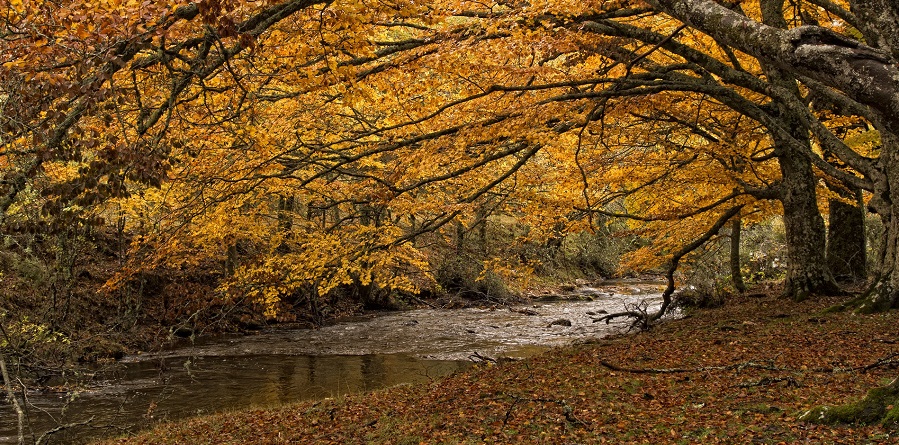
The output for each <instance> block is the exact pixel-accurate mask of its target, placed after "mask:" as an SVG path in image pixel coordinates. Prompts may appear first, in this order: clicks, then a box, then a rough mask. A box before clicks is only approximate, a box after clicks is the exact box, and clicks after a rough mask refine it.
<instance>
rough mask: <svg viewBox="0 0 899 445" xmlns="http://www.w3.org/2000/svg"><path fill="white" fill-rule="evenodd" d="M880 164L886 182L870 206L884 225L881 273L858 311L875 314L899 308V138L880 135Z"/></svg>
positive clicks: (879, 186) (882, 132) (889, 134)
mask: <svg viewBox="0 0 899 445" xmlns="http://www.w3.org/2000/svg"><path fill="white" fill-rule="evenodd" d="M880 133H881V134H880V137H881V144H882V148H881V157H880V161H881V163H882V165H883V169H884V171H885V173H886V174H885V176H886V179H885V181H883V183H882V184H877V185H878V187H877V189H878V190H877V191H876V192H875V193H874V196H873V197H872V199H871V201H870V202H869V206H870V207H871V208H872V210H874V211H875V212H877V214H878V215H880V219H881V221H883V242H882V246H881V252H880V256H881V261H880V269H879V270H878V272H877V276H876V277H875V279H874V285H873V286H871V289H870V290H869V291H868V293H867V294H866V295H865V296H864V297H863V298H862V299H861V301H860V304H859V305H858V311H859V312H862V313H872V312H879V311H885V310H889V309H896V308H899V267H897V266H899V264H897V263H899V136H897V135H895V134H892V133H890V132H889V131H881V132H880Z"/></svg>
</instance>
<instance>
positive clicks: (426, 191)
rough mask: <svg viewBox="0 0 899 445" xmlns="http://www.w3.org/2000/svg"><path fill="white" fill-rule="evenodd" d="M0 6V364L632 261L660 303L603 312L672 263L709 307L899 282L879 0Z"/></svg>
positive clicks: (890, 34)
mask: <svg viewBox="0 0 899 445" xmlns="http://www.w3.org/2000/svg"><path fill="white" fill-rule="evenodd" d="M0 16H2V19H0V24H2V26H0V166H2V169H3V175H2V180H0V237H2V244H0V246H2V247H0V277H2V286H0V353H2V355H0V359H2V360H0V361H4V362H9V363H10V364H11V366H12V368H14V369H15V370H16V372H17V374H25V375H31V376H33V377H35V378H38V379H39V378H41V376H44V375H47V374H48V373H58V372H65V371H64V370H67V369H71V367H72V366H74V365H75V364H77V363H79V362H85V361H88V362H89V361H96V360H102V359H109V358H116V357H120V356H121V355H122V354H124V353H125V351H127V350H128V349H129V348H145V347H149V346H150V345H154V344H156V345H158V344H160V343H162V342H165V341H167V340H170V339H171V338H172V337H173V336H182V335H183V336H193V335H198V334H201V333H205V332H213V331H227V330H237V329H251V328H256V327H259V326H261V325H264V324H265V323H269V322H271V321H303V322H307V323H310V324H320V323H323V322H326V321H327V320H329V319H332V318H333V317H336V316H339V315H341V314H345V313H349V312H352V311H358V310H360V309H362V308H383V307H397V306H402V305H414V304H421V303H422V302H423V301H426V300H433V299H435V298H443V301H444V302H446V301H447V300H448V299H449V297H450V296H451V297H453V299H454V300H455V301H464V300H469V301H471V300H473V301H478V302H489V304H502V302H503V301H504V300H505V299H507V298H509V297H511V296H512V295H514V294H516V293H520V292H522V291H524V290H526V289H529V288H531V287H533V286H534V285H535V284H540V283H543V284H546V283H561V282H565V281H570V280H573V279H575V278H578V277H583V276H587V277H596V276H610V275H613V274H633V273H639V272H641V271H655V272H659V273H662V274H664V275H665V277H666V279H667V281H668V287H667V289H666V290H665V292H664V294H663V297H664V303H663V306H662V308H661V310H659V311H657V312H656V311H651V312H647V311H646V310H645V309H641V308H633V309H632V310H629V311H626V312H625V313H622V314H611V317H619V316H623V317H629V318H631V319H633V320H635V323H636V324H637V325H641V326H644V327H648V326H650V325H652V324H653V323H654V322H656V321H657V320H658V319H659V318H660V317H661V316H662V315H663V313H664V312H665V311H666V310H668V309H669V308H670V307H671V305H672V303H673V302H674V300H673V298H672V297H673V293H674V291H675V289H676V287H678V286H679V287H681V288H685V289H689V290H690V291H691V292H689V293H684V295H689V296H691V299H692V300H694V302H699V303H700V304H712V305H713V304H720V302H721V301H722V300H723V299H724V298H725V297H726V296H727V295H729V294H733V293H737V292H743V291H745V289H746V286H747V283H746V281H749V283H748V284H754V283H771V282H778V283H779V285H778V286H779V289H781V292H782V293H783V295H784V297H785V298H792V299H794V300H805V299H808V298H816V297H817V296H821V295H837V294H841V293H842V292H844V290H843V289H841V288H840V284H843V285H844V289H850V290H853V289H855V290H857V289H859V285H858V283H864V282H870V284H871V286H869V288H868V290H867V291H866V292H862V293H859V294H858V296H857V298H855V299H853V300H851V301H848V302H847V303H846V307H847V308H849V309H852V310H857V311H860V312H871V311H880V310H886V309H891V308H894V307H896V306H897V305H899V268H896V267H895V263H896V261H897V258H899V245H897V244H899V221H897V219H896V218H895V217H894V215H897V214H899V213H896V212H894V207H895V206H896V205H897V204H899V199H897V198H899V195H896V194H897V193H899V186H897V184H896V183H897V181H899V170H897V166H896V163H897V162H899V151H897V150H899V146H897V144H899V136H897V131H899V112H897V111H896V110H899V68H897V61H899V41H897V40H896V39H897V38H899V37H897V36H899V9H897V7H896V6H895V5H892V4H891V3H890V2H889V1H887V0H883V1H879V2H878V1H873V2H864V3H862V2H859V3H858V4H857V3H854V2H844V1H840V0H794V1H789V2H786V1H783V0H760V1H755V0H748V1H737V2H722V3H717V2H714V1H712V0H648V1H645V2H644V1H630V0H614V1H595V2H591V1H579V2H568V1H530V2H527V1H521V2H519V1H499V2H495V3H483V2H466V1H438V2H426V4H420V3H417V2H412V1H380V2H374V3H373V2H366V1H323V0H322V1H316V0H287V1H267V0H261V1H237V0H203V1H201V2H197V3H187V2H178V1H170V2H169V1H157V2H153V1H149V0H148V1H144V2H139V1H136V0H130V1H123V0H107V1H92V2H75V1H62V2H44V1H30V0H7V1H5V2H3V4H2V5H0ZM823 215H826V216H827V217H826V218H825V217H824V216H823ZM741 237H742V238H743V239H742V241H741ZM741 247H742V249H741ZM869 251H870V253H869ZM846 284H848V287H847V286H845V285H846ZM684 299H686V298H684ZM847 299H848V298H847Z"/></svg>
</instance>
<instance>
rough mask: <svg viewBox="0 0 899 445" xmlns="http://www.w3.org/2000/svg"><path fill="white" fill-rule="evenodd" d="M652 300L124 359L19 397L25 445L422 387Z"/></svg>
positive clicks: (408, 321)
mask: <svg viewBox="0 0 899 445" xmlns="http://www.w3.org/2000/svg"><path fill="white" fill-rule="evenodd" d="M660 289H661V286H659V285H658V284H655V283H645V282H617V283H613V284H606V285H603V286H597V287H587V286H582V287H580V288H577V289H575V290H574V291H571V292H569V293H568V295H563V296H562V297H563V298H562V299H561V300H558V301H543V302H536V303H530V304H527V305H521V306H514V307H511V308H501V309H454V310H441V309H417V310H411V311H403V312H390V313H379V314H371V315H366V316H363V317H356V318H354V319H352V320H346V321H342V322H340V323H337V324H335V325H332V326H327V327H323V328H320V329H285V328H274V329H269V330H265V331H263V332H260V333H258V334H254V335H246V336H231V337H218V338H213V339H201V340H199V341H197V342H195V343H194V344H192V345H189V346H185V347H180V348H177V349H173V350H169V351H164V352H161V353H153V354H139V355H133V356H128V357H126V358H124V359H123V360H122V361H121V362H120V363H118V364H116V365H115V366H114V367H112V368H111V369H108V370H105V371H104V372H103V373H101V375H102V376H103V377H102V378H101V379H99V380H98V381H97V382H96V383H95V384H94V385H92V386H90V387H88V388H86V389H82V390H79V391H77V392H69V393H53V392H43V391H29V392H27V393H26V396H27V400H20V403H22V404H23V405H24V406H25V407H26V408H27V412H28V421H27V428H26V432H27V438H26V443H33V442H34V441H36V440H37V439H38V438H39V437H41V436H42V435H44V433H46V432H47V431H50V430H52V429H54V428H57V427H59V426H61V425H70V427H67V428H64V429H62V430H61V431H59V432H55V433H52V434H50V435H48V436H45V438H44V441H43V442H42V443H66V444H68V443H83V442H88V441H90V440H91V439H96V438H98V437H104V436H109V435H119V434H125V433H129V432H134V431H137V430H140V429H143V428H146V427H148V426H151V425H152V424H154V423H156V422H159V421H161V420H174V419H180V418H185V417H189V416H194V415H199V414H206V413H212V412H219V411H226V410H234V409H241V408H248V407H254V406H259V407H265V406H274V405H280V404H284V403H287V402H293V401H299V400H309V399H321V398H326V397H338V396H341V395H344V394H349V393H356V392H362V391H369V390H374V389H379V388H384V387H389V386H394V385H398V384H403V383H417V382H425V381H429V380H432V379H436V378H440V377H442V376H445V375H448V374H450V373H453V372H456V371H460V370H464V369H466V368H467V367H469V366H470V365H471V363H472V356H474V355H480V356H483V357H513V358H520V357H527V356H529V355H534V354H536V353H539V352H542V351H544V350H546V349H547V348H550V347H553V346H560V345H565V344H569V343H571V342H574V341H578V340H587V339H592V338H599V337H603V336H607V335H609V334H612V333H617V332H620V331H621V330H622V329H623V327H625V326H627V322H626V321H624V320H622V321H619V322H617V323H616V322H613V323H611V324H608V325H607V324H605V323H594V322H593V318H595V317H598V316H600V315H601V314H602V313H603V311H608V312H615V311H620V310H622V309H623V308H624V307H625V306H626V305H634V304H640V303H641V302H644V301H645V302H646V303H647V304H650V305H651V306H657V305H658V303H659V299H660V292H661V290H660ZM555 297H556V296H547V299H548V300H553V299H555ZM582 300H589V301H582ZM561 320H566V321H568V322H570V324H571V325H570V326H566V325H565V324H567V323H564V322H561ZM553 322H557V323H555V324H554V323H553ZM559 323H561V325H560V324H559ZM0 400H2V402H0V403H2V404H0V444H13V443H17V439H16V436H17V433H16V431H17V422H16V416H15V414H14V411H13V409H12V407H11V405H10V403H9V401H8V400H6V399H5V398H3V399H0Z"/></svg>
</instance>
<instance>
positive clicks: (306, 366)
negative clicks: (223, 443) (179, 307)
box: [0, 354, 470, 444]
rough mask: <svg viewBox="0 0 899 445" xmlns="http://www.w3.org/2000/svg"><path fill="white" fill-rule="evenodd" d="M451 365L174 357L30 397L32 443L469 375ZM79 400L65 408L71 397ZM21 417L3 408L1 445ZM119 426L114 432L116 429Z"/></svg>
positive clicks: (391, 358) (384, 358)
mask: <svg viewBox="0 0 899 445" xmlns="http://www.w3.org/2000/svg"><path fill="white" fill-rule="evenodd" d="M469 365H470V364H469V363H468V362H464V361H452V360H422V359H419V358H417V357H414V356H411V355H408V354H390V355H362V356H345V355H344V356H314V355H301V356H284V355H281V356H278V355H248V356H237V357H172V358H164V359H160V360H154V361H143V362H135V363H130V364H128V365H127V367H125V368H124V369H121V370H120V371H119V373H120V375H119V376H118V378H116V379H115V380H116V384H115V385H109V386H106V387H100V388H96V389H92V390H90V391H85V392H82V393H80V394H76V395H74V396H71V395H62V394H31V395H29V398H28V399H29V400H28V402H29V404H30V406H29V426H30V430H31V433H33V434H29V440H36V439H37V438H38V437H39V436H40V435H41V434H42V432H44V431H48V430H49V429H51V428H53V427H56V426H57V425H60V424H70V423H78V422H84V421H86V420H88V419H91V418H92V419H93V420H92V421H91V423H90V425H89V426H87V425H85V426H79V427H75V428H71V429H69V430H66V431H63V432H60V433H57V434H54V435H53V436H51V438H50V439H51V440H49V441H45V443H66V444H67V443H77V442H85V441H87V440H89V439H90V438H96V437H97V436H99V435H103V434H104V432H105V434H121V433H124V432H127V431H134V430H137V429H141V428H145V427H147V426H149V425H150V424H152V423H153V422H156V421H159V420H166V419H179V418H184V417H189V416H193V415H198V414H206V413H212V412H219V411H223V410H228V409H238V408H245V407H251V406H259V407H267V406H275V405H281V404H284V403H288V402H293V401H297V400H308V399H321V398H325V397H338V396H341V395H344V394H348V393H355V392H360V391H370V390H374V389H379V388H384V387H388V386H394V385H397V384H400V383H414V382H425V381H429V380H431V379H434V378H437V377H440V376H444V375H447V374H449V373H452V372H454V371H457V370H461V369H465V368H466V367H468V366H469ZM67 397H73V398H72V400H71V402H69V403H67V401H66V398H67ZM15 420H16V416H15V414H14V412H13V410H12V408H11V407H9V406H8V405H3V406H2V407H0V431H2V435H0V443H16V434H15V432H16V424H15ZM113 425H114V426H113Z"/></svg>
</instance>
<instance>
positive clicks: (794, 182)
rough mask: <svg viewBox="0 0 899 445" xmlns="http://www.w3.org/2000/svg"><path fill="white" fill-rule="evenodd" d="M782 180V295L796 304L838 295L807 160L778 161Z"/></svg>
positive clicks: (785, 158)
mask: <svg viewBox="0 0 899 445" xmlns="http://www.w3.org/2000/svg"><path fill="white" fill-rule="evenodd" d="M778 159H779V161H780V169H781V174H782V177H783V196H782V200H781V201H782V202H783V208H784V217H783V218H784V228H785V231H786V242H787V277H786V281H785V283H784V295H785V296H787V297H790V298H792V299H794V300H796V301H801V300H804V299H806V298H808V297H810V296H812V295H827V294H831V295H832V294H836V293H839V288H838V287H837V285H836V282H835V281H834V280H833V277H832V276H831V274H830V271H829V270H828V269H827V259H826V257H825V245H826V232H825V230H824V218H822V217H821V212H819V211H818V199H817V193H816V191H815V186H816V180H815V176H814V173H813V172H812V166H811V163H810V162H809V160H808V159H807V158H805V157H803V156H801V155H797V154H792V155H791V154H790V153H786V154H785V155H783V156H781V157H779V158H778Z"/></svg>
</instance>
